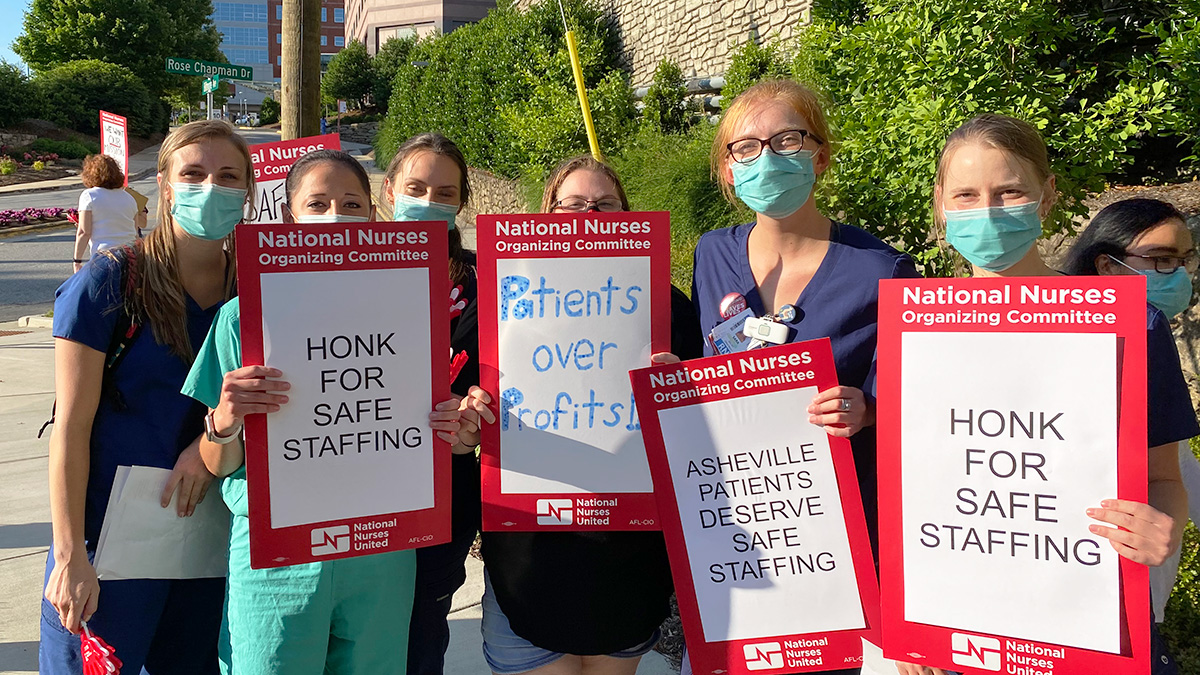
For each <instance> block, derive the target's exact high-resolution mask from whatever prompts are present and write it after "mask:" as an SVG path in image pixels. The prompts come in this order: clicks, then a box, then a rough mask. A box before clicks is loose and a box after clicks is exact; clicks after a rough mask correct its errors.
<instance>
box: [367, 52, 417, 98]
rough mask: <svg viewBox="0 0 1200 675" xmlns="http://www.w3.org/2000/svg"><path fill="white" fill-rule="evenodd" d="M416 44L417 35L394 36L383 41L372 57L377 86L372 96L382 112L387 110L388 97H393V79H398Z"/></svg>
mask: <svg viewBox="0 0 1200 675" xmlns="http://www.w3.org/2000/svg"><path fill="white" fill-rule="evenodd" d="M416 44H417V39H416V38H415V37H406V38H392V39H390V40H388V41H387V42H385V43H383V46H382V47H380V48H379V51H378V52H376V53H375V56H374V57H372V58H371V65H372V66H373V67H374V68H375V87H374V89H372V92H371V96H372V98H374V99H375V107H376V108H378V109H379V111H380V112H387V105H388V99H390V98H391V97H392V81H393V80H395V79H396V73H397V72H398V71H399V70H400V66H402V65H404V64H406V63H408V62H409V58H408V57H409V54H410V53H411V52H412V49H413V47H414V46H415V45H416Z"/></svg>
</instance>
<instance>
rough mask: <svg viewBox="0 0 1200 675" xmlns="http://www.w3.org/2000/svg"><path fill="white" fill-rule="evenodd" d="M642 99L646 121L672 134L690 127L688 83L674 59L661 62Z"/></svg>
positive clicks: (643, 115)
mask: <svg viewBox="0 0 1200 675" xmlns="http://www.w3.org/2000/svg"><path fill="white" fill-rule="evenodd" d="M642 102H643V103H644V104H645V106H646V107H644V108H642V121H643V122H644V123H646V124H648V125H650V126H651V127H652V128H654V129H657V130H659V131H662V132H664V133H669V134H673V133H679V132H681V131H683V130H685V129H687V127H688V115H687V112H688V110H687V84H686V82H685V81H684V79H683V71H682V70H680V69H679V66H678V65H676V64H675V62H674V61H670V60H668V59H663V60H662V61H660V62H659V64H658V67H657V68H655V69H654V81H653V82H652V83H651V84H650V88H649V89H648V90H647V91H646V97H645V98H644V99H642Z"/></svg>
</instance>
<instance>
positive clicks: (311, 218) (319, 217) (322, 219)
mask: <svg viewBox="0 0 1200 675" xmlns="http://www.w3.org/2000/svg"><path fill="white" fill-rule="evenodd" d="M292 220H294V221H296V222H297V223H365V222H367V217H366V216H351V215H345V214H341V213H319V214H316V215H308V216H292Z"/></svg>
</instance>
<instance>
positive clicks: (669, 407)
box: [630, 339, 880, 675]
mask: <svg viewBox="0 0 1200 675" xmlns="http://www.w3.org/2000/svg"><path fill="white" fill-rule="evenodd" d="M630 378H631V379H632V381H633V388H634V392H635V395H636V397H637V403H638V410H639V411H640V413H641V416H642V425H643V428H644V429H645V437H646V449H647V453H648V455H649V460H650V469H651V471H652V472H653V475H654V484H655V486H656V487H657V488H658V491H657V492H656V495H657V497H658V511H659V516H660V519H661V521H662V524H663V535H664V537H665V538H666V542H667V550H668V552H669V554H670V557H671V570H672V575H673V576H674V578H675V591H676V595H677V597H678V599H679V611H680V616H681V617H682V619H683V628H684V635H685V636H686V637H687V644H688V657H689V659H690V660H691V664H692V670H693V672H696V673H703V674H705V675H710V674H712V673H730V674H732V675H745V674H747V673H751V672H758V671H762V672H771V671H774V672H779V673H799V672H812V671H821V670H836V669H841V668H853V667H857V666H858V664H859V663H860V662H861V660H862V653H863V648H862V639H863V638H870V639H874V640H876V641H877V640H878V639H879V638H878V632H879V623H880V622H879V589H878V585H877V584H876V581H875V565H874V562H873V560H872V557H871V544H870V540H869V538H868V535H867V525H866V519H865V517H864V514H863V507H862V501H861V497H860V495H859V491H858V478H857V475H856V474H855V471H854V456H853V454H852V451H851V449H850V442H849V441H848V440H847V439H844V438H834V437H832V436H829V435H828V434H826V433H825V429H824V428H823V427H818V426H816V425H813V424H810V423H809V422H808V419H807V416H806V415H804V414H800V415H797V414H796V411H798V410H799V411H803V410H804V409H805V408H806V407H807V406H808V403H809V402H810V401H812V398H813V396H815V395H816V394H817V393H818V392H819V391H822V390H825V389H828V388H830V387H834V386H836V385H837V372H836V370H835V368H834V363H833V352H832V350H831V349H830V343H829V340H828V339H820V340H812V341H809V342H800V343H795V344H789V345H785V346H781V347H769V348H765V349H754V350H751V351H745V352H740V353H737V354H727V355H722V356H713V357H710V358H706V359H697V360H693V361H685V362H683V363H679V364H674V365H670V366H658V367H653V368H644V369H640V370H635V371H633V372H632V373H630Z"/></svg>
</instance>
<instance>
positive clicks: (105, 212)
mask: <svg viewBox="0 0 1200 675" xmlns="http://www.w3.org/2000/svg"><path fill="white" fill-rule="evenodd" d="M83 186H84V187H85V188H87V189H86V190H84V191H83V193H82V194H80V195H79V224H78V226H77V227H76V230H75V259H74V263H75V271H76V272H78V271H79V268H80V267H83V264H84V263H85V262H87V261H88V259H89V258H91V257H92V256H93V255H95V254H96V252H97V251H103V250H104V249H106V248H113V247H116V246H122V245H124V244H128V243H130V242H131V241H133V240H134V239H136V238H137V225H136V220H137V213H138V209H137V202H136V201H135V200H134V198H133V195H130V194H129V193H127V192H125V190H124V187H125V175H124V174H123V173H121V167H120V166H118V165H117V162H116V160H114V159H113V158H112V157H109V156H108V155H88V156H87V158H86V159H84V160H83Z"/></svg>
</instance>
